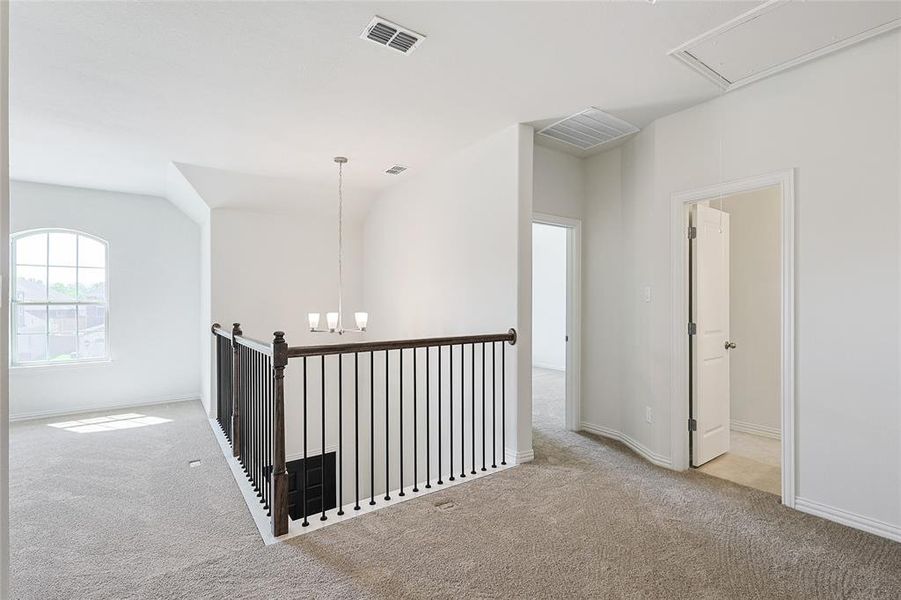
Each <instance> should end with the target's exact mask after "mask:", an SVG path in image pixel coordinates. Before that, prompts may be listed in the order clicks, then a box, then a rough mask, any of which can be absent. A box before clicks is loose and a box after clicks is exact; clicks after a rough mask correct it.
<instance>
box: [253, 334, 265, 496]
mask: <svg viewBox="0 0 901 600" xmlns="http://www.w3.org/2000/svg"><path fill="white" fill-rule="evenodd" d="M253 420H254V424H253V429H254V432H253V487H255V488H256V490H257V498H262V497H263V491H262V490H261V489H260V488H261V486H260V480H259V474H260V431H261V430H262V428H261V427H260V354H259V353H258V352H256V351H254V353H253Z"/></svg>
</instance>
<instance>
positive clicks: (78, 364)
mask: <svg viewBox="0 0 901 600" xmlns="http://www.w3.org/2000/svg"><path fill="white" fill-rule="evenodd" d="M112 362H113V359H112V358H101V359H98V360H79V361H73V362H59V363H41V364H34V365H10V366H9V371H10V373H27V372H30V371H48V370H49V371H55V370H57V369H86V368H90V367H101V366H104V365H110V364H112Z"/></svg>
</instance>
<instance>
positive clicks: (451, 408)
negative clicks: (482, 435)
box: [447, 344, 455, 481]
mask: <svg viewBox="0 0 901 600" xmlns="http://www.w3.org/2000/svg"><path fill="white" fill-rule="evenodd" d="M447 350H448V361H449V367H450V370H449V372H448V377H447V383H448V386H447V387H448V388H449V391H450V399H449V400H448V402H447V405H448V409H447V410H448V419H447V420H448V423H449V424H450V435H449V436H448V440H449V441H450V453H449V458H450V477H448V478H447V480H448V481H453V480H454V479H455V478H454V345H453V344H451V345H450V346H448V347H447Z"/></svg>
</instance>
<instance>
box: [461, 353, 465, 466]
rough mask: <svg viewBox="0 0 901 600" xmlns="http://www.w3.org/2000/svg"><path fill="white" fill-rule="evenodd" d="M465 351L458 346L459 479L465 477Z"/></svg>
mask: <svg viewBox="0 0 901 600" xmlns="http://www.w3.org/2000/svg"><path fill="white" fill-rule="evenodd" d="M465 420H466V351H465V350H464V349H463V344H460V477H466V423H465Z"/></svg>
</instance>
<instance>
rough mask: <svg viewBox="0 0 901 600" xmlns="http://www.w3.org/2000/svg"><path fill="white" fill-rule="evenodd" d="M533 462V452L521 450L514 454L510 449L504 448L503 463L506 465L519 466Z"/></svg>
mask: <svg viewBox="0 0 901 600" xmlns="http://www.w3.org/2000/svg"><path fill="white" fill-rule="evenodd" d="M533 460H535V452H534V451H533V450H531V449H530V450H523V451H522V452H514V451H513V450H511V449H510V448H504V461H505V462H507V463H508V464H513V465H521V464H523V463H527V462H532V461H533Z"/></svg>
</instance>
